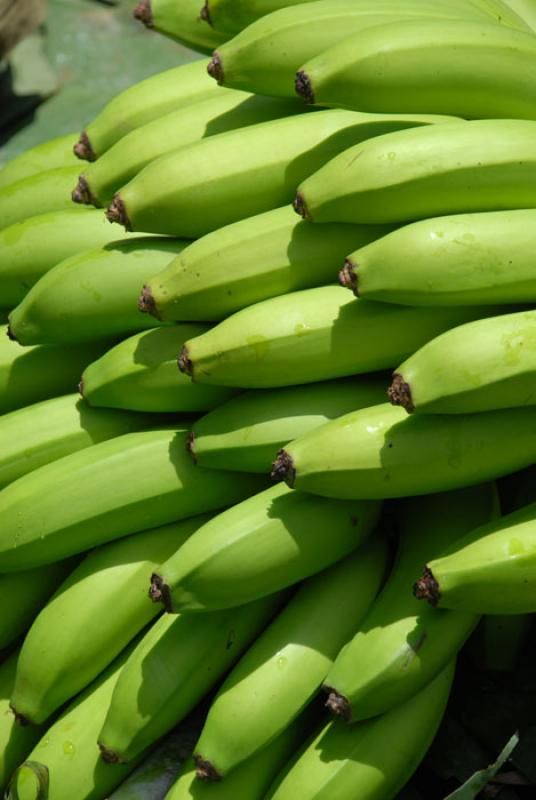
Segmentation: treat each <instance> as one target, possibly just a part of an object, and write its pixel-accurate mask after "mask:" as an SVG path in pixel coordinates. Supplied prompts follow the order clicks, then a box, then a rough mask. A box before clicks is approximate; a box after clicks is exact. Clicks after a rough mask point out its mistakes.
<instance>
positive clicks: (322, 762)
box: [266, 663, 454, 800]
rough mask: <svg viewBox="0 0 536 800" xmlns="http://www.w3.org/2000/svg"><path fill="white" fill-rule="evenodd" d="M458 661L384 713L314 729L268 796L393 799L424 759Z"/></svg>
mask: <svg viewBox="0 0 536 800" xmlns="http://www.w3.org/2000/svg"><path fill="white" fill-rule="evenodd" d="M453 674H454V663H451V664H449V666H448V667H446V668H445V669H444V670H443V671H442V672H440V673H439V675H438V676H437V677H436V678H434V680H433V681H432V682H431V683H429V684H428V686H425V688H424V689H422V690H421V691H420V692H419V693H418V694H417V695H415V696H414V697H411V698H410V699H409V700H406V702H405V703H402V704H401V705H399V706H397V707H396V708H394V709H392V710H391V711H388V712H387V713H385V714H382V716H380V717H376V718H375V719H371V720H368V721H366V722H361V723H358V724H357V725H348V726H346V725H341V724H340V723H338V722H330V723H328V724H327V725H326V726H325V727H324V728H322V730H321V731H320V732H319V733H317V734H316V735H313V737H312V738H311V739H310V740H309V742H307V743H306V744H305V746H304V747H303V748H302V750H301V752H300V753H298V755H297V757H296V758H295V759H293V761H291V763H290V764H289V766H288V767H287V768H286V770H284V771H283V773H282V775H281V776H280V777H279V779H278V780H277V781H276V784H275V786H274V787H273V789H272V790H271V791H269V792H268V794H267V795H266V798H267V800H295V798H298V797H299V798H300V800H346V799H347V798H359V800H392V799H393V798H394V797H395V796H396V795H397V793H398V792H399V790H400V789H401V788H402V786H403V785H404V784H405V783H406V781H407V780H408V779H409V778H410V776H411V775H412V774H413V772H414V771H415V769H416V768H417V766H418V764H419V763H420V761H421V760H422V759H423V757H424V755H425V753H426V751H427V749H428V747H429V746H430V744H431V742H432V739H433V738H434V735H435V733H436V730H437V728H438V727H439V723H440V721H441V718H442V716H443V713H444V710H445V706H446V704H447V700H448V696H449V691H450V687H451V684H452V678H453Z"/></svg>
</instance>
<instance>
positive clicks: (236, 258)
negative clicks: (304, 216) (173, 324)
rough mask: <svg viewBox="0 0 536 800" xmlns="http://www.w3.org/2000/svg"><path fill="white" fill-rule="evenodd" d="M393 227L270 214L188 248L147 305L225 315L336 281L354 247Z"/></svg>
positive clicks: (165, 313)
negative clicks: (315, 221) (320, 222)
mask: <svg viewBox="0 0 536 800" xmlns="http://www.w3.org/2000/svg"><path fill="white" fill-rule="evenodd" d="M389 230H390V228H389V227H387V226H381V225H379V226H377V225H336V224H335V225H322V226H318V225H309V224H308V223H307V222H304V221H300V220H298V219H297V217H296V214H294V212H293V210H292V208H291V207H290V206H284V207H282V208H277V209H274V210H273V211H267V212H265V213H264V214H258V215H256V216H254V217H250V218H247V219H244V220H240V221H238V222H235V223H232V224H231V225H226V226H224V227H223V228H219V229H218V230H216V231H213V232H212V233H209V234H207V235H206V236H203V237H202V238H201V239H198V240H197V241H196V242H193V243H192V244H191V245H189V247H188V248H187V249H186V250H184V251H183V252H182V253H181V254H180V255H179V256H178V257H177V258H176V259H173V261H172V262H171V263H170V264H169V266H168V267H167V268H166V269H165V270H164V271H163V272H161V273H159V274H158V275H156V276H154V277H153V278H152V279H151V280H149V281H148V282H147V284H146V286H145V287H144V291H143V293H142V296H141V299H140V308H141V309H142V310H144V311H147V312H149V313H150V314H153V315H154V316H155V317H156V318H157V319H161V320H181V319H184V320H194V319H200V320H221V319H223V318H224V317H226V316H228V315H229V314H233V313H234V312H235V311H240V309H242V308H246V307H247V306H250V305H252V304H253V303H258V302H259V301H261V300H266V299H267V298H269V297H274V296H276V295H282V294H287V293H288V292H294V291H296V290H299V289H308V288H310V287H313V286H320V285H322V284H328V283H331V282H332V281H333V275H334V272H333V269H334V266H335V265H336V264H338V263H340V262H341V261H342V260H343V259H344V257H345V256H346V254H347V253H348V252H350V251H352V250H354V249H356V247H357V246H359V247H362V246H364V245H366V244H368V243H369V242H372V241H374V240H375V239H377V238H378V237H380V236H383V235H384V234H385V233H387V232H388V231H389ZM259 253H262V258H260V257H259Z"/></svg>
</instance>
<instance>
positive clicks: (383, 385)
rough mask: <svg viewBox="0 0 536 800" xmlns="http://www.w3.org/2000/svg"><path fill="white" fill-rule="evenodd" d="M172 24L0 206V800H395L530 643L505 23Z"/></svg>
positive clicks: (517, 233)
mask: <svg viewBox="0 0 536 800" xmlns="http://www.w3.org/2000/svg"><path fill="white" fill-rule="evenodd" d="M198 5H199V0H182V1H181V2H179V0H142V2H140V3H139V4H138V6H137V7H136V9H135V16H137V17H138V18H139V19H140V20H142V21H143V22H144V23H145V24H147V25H149V26H150V27H153V28H154V29H156V30H158V31H161V32H162V33H164V34H167V35H170V36H172V37H174V38H176V39H178V40H179V41H182V42H185V43H187V44H189V45H191V46H192V47H195V48H197V49H198V50H200V51H202V52H212V51H213V50H214V48H216V49H215V50H214V52H213V55H212V59H211V61H210V63H209V65H208V71H207V64H206V61H205V60H198V61H193V62H192V63H189V64H187V65H185V66H180V67H177V68H174V69H171V70H169V71H167V72H165V73H162V74H158V75H155V76H153V77H151V78H149V79H147V80H145V81H143V82H142V83H139V84H137V85H135V86H132V87H131V88H129V89H127V90H126V91H124V92H123V93H122V94H120V95H119V96H117V97H116V98H115V99H114V100H113V101H112V102H111V103H110V104H109V105H108V106H106V107H105V108H104V109H103V110H102V112H101V113H100V114H99V116H98V117H97V118H96V119H94V120H93V121H92V122H91V123H90V124H89V125H87V127H86V128H85V129H84V131H83V133H82V134H81V136H80V138H79V140H78V142H77V143H76V144H75V146H74V151H75V153H76V155H77V156H78V158H79V159H84V160H85V162H86V163H83V164H81V162H80V161H79V160H77V159H75V157H74V155H73V144H74V142H75V141H76V137H75V136H66V137H62V138H59V139H56V140H54V141H51V142H48V143H46V144H44V145H41V146H39V147H37V148H35V149H33V150H30V151H28V152H26V153H24V154H23V155H21V156H19V157H18V158H16V159H15V160H14V161H12V162H11V163H10V164H9V165H7V166H6V167H5V168H4V169H3V170H2V172H1V173H0V285H1V287H2V294H1V298H0V304H1V306H2V308H3V309H4V311H3V312H2V314H3V319H2V322H3V325H4V331H3V333H2V337H1V339H0V413H1V414H2V416H1V417H0V441H1V443H2V447H1V452H0V486H1V487H2V489H1V492H0V520H1V531H0V592H1V596H2V603H1V605H0V649H1V650H2V653H3V660H2V662H1V663H0V788H2V789H5V790H6V797H7V798H9V800H43V799H44V798H48V800H103V799H104V798H106V797H108V796H109V793H110V792H112V791H113V790H114V789H115V787H117V786H119V784H121V783H122V781H123V780H124V779H125V777H126V776H127V775H128V773H129V772H131V771H132V770H133V769H134V767H136V766H137V765H138V764H139V763H140V761H141V760H142V759H143V758H144V757H145V755H146V754H147V753H148V752H149V751H150V750H151V748H152V747H153V746H154V745H155V744H156V743H157V742H158V741H159V740H161V739H162V737H164V736H165V735H166V734H167V733H168V732H169V731H171V730H172V729H173V728H174V727H175V726H176V725H177V724H178V723H179V722H180V721H181V720H183V719H184V718H185V717H186V716H187V714H188V713H189V712H190V711H191V710H192V709H193V708H194V707H195V706H197V705H198V703H199V702H200V701H201V700H202V699H203V698H205V697H206V696H207V695H210V694H211V693H212V695H213V696H212V701H211V703H210V709H209V711H208V716H207V717H206V721H205V724H204V727H203V730H202V732H201V735H200V738H199V740H198V742H197V744H196V746H195V749H194V755H193V758H192V760H191V761H190V762H188V763H187V764H186V765H185V767H184V769H183V773H182V774H181V775H180V776H179V778H178V780H177V782H176V783H175V784H174V785H173V786H172V787H171V789H170V791H169V793H168V794H167V795H166V797H167V798H168V800H186V799H187V798H198V799H199V800H203V799H204V798H208V800H210V798H212V800H263V798H271V800H313V799H314V800H392V798H394V797H395V796H396V795H397V793H398V792H399V791H400V789H401V788H402V787H403V786H404V784H405V783H406V782H407V781H408V779H409V777H410V776H411V775H412V773H413V772H414V771H415V769H416V768H417V766H418V764H419V763H420V761H421V760H422V758H423V756H424V754H425V753H426V751H427V749H428V747H429V745H430V743H431V741H432V739H433V737H434V735H435V732H436V730H437V728H438V725H439V723H440V721H441V718H442V715H443V712H444V709H445V705H446V703H447V700H448V696H449V692H450V687H451V682H452V678H453V673H454V665H455V660H456V656H457V654H458V653H459V651H460V649H461V648H462V646H463V645H464V643H465V642H466V640H467V639H468V637H469V636H470V634H471V633H472V631H473V630H474V629H475V626H476V625H477V623H478V622H479V620H480V618H481V616H482V615H506V614H510V615H522V614H528V613H530V612H534V611H536V558H535V553H536V503H532V504H529V505H527V502H529V501H530V500H535V499H536V495H535V493H534V491H533V489H532V488H531V480H532V478H531V477H530V476H533V473H532V472H530V471H529V472H528V473H525V474H524V473H523V472H521V474H520V476H519V477H518V478H516V479H515V480H514V481H513V482H512V481H510V483H509V485H514V486H515V487H516V491H515V492H514V495H515V498H513V496H510V497H509V498H508V499H507V501H505V499H504V497H502V498H501V500H502V501H503V504H502V508H501V505H500V502H499V498H498V493H497V488H496V485H495V483H494V481H495V480H496V479H499V478H502V477H503V476H509V475H512V473H515V472H517V471H522V470H526V468H527V467H530V465H532V464H533V463H534V462H535V461H536V311H534V310H532V308H531V304H533V303H534V301H535V300H536V261H535V252H536V34H535V32H534V31H535V30H536V3H534V2H533V0H510V1H509V2H508V4H506V3H505V2H502V1H501V0H405V2H404V3H403V4H401V3H400V0H397V2H394V0H315V1H314V2H307V0H301V2H300V0H296V2H295V3H294V4H291V0H249V1H248V2H246V0H207V2H206V4H205V6H204V8H203V9H202V12H201V17H199V12H200V9H199V7H198ZM531 26H533V27H531ZM296 92H297V94H298V97H297V96H296ZM304 101H305V102H304ZM313 106H319V107H320V108H313ZM71 195H72V197H71ZM73 200H74V202H75V204H76V205H75V204H73ZM105 209H106V210H105ZM105 215H106V217H107V218H108V220H109V221H110V222H112V223H115V224H112V225H110V224H109V223H108V222H107V221H106V219H105ZM117 223H119V225H118V224H117ZM337 277H338V279H339V284H340V285H337ZM6 334H7V335H6ZM387 370H388V371H393V370H394V374H393V375H392V377H390V376H389V374H388V373H387V372H386V371H387ZM389 384H390V385H389ZM77 385H78V388H79V392H77V391H76V387H77ZM387 390H388V392H387V394H388V396H387V395H386V391H387ZM389 401H390V402H389ZM270 473H271V478H272V481H271V480H270ZM527 475H528V476H529V477H527ZM274 481H275V482H274ZM384 501H385V502H384ZM505 512H506V513H505ZM17 587H18V588H17ZM12 594H13V597H11V595H12ZM490 619H491V620H493V617H490ZM518 627H519V629H522V628H523V626H522V625H519V626H518ZM21 642H22V643H21ZM322 689H323V690H324V692H325V694H324V695H323V698H324V701H325V706H327V710H326V708H325V706H324V702H319V701H318V698H319V697H322V694H321V693H320V692H321V690H322ZM319 693H320V694H319ZM6 787H7V788H6ZM117 797H119V794H118V795H117Z"/></svg>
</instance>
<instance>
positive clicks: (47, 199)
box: [0, 112, 348, 230]
mask: <svg viewBox="0 0 536 800" xmlns="http://www.w3.org/2000/svg"><path fill="white" fill-rule="evenodd" d="M341 113H344V112H341ZM346 113H348V112H346ZM78 171H79V168H78V167H77V166H76V165H75V166H73V167H56V169H50V170H47V171H46V172H38V173H37V174H36V175H30V176H29V177H28V178H22V179H21V180H20V181H16V182H15V183H10V184H9V185H8V186H4V188H3V189H0V230H2V229H3V228H7V227H8V226H10V225H14V224H15V223H16V222H23V221H24V220H27V219H28V217H35V216H36V215H37V214H44V213H45V212H46V211H62V210H64V209H72V208H73V204H72V202H71V198H70V196H69V195H70V191H71V189H72V187H73V183H74V182H75V181H76V177H77V173H78Z"/></svg>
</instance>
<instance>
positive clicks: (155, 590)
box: [151, 485, 380, 613]
mask: <svg viewBox="0 0 536 800" xmlns="http://www.w3.org/2000/svg"><path fill="white" fill-rule="evenodd" d="M379 511H380V505H379V504H378V503H376V502H371V503H369V502H363V503H337V502H333V501H331V502H328V501H326V500H325V499H322V500H321V499H320V498H318V497H315V496H313V495H308V494H303V493H302V492H292V491H289V490H288V489H287V487H286V486H281V485H278V486H272V487H270V488H269V489H266V490H265V491H263V492H260V494H257V495H254V496H253V497H250V498H248V500H245V501H243V502H241V503H238V504H237V505H235V506H233V507H232V508H228V509H227V510H226V511H224V512H222V513H221V514H218V516H216V517H214V519H212V520H210V521H209V522H207V523H206V524H205V525H203V526H202V527H201V528H200V529H199V530H198V531H197V532H196V534H195V536H193V537H192V538H191V539H190V541H189V542H186V543H185V545H184V546H183V547H182V548H181V549H180V550H179V551H177V553H175V554H174V555H172V556H171V557H170V558H169V559H168V560H167V561H166V562H165V563H164V564H163V565H162V567H160V568H159V569H158V570H157V571H156V573H155V574H154V575H153V577H152V585H151V596H152V598H153V600H154V601H155V602H156V601H158V600H161V601H162V602H163V603H164V605H165V607H166V609H167V610H168V611H171V612H174V613H175V612H178V611H213V610H217V609H221V608H232V607H233V606H238V605H241V604H243V603H249V602H251V601H252V600H257V599H258V598H259V597H265V596H266V595H269V594H271V593H272V592H277V591H279V590H280V589H284V588H286V587H287V586H292V585H293V584H294V583H297V582H298V581H301V580H303V579H304V578H308V577H309V576H310V575H314V574H315V573H316V572H320V571H321V570H323V569H325V568H326V567H329V566H330V565H331V564H334V563H335V562H336V561H338V560H339V559H341V558H343V557H344V556H346V555H348V554H349V553H351V552H352V551H353V550H355V549H356V548H357V547H358V546H359V545H360V544H361V542H362V541H363V540H364V539H366V537H367V536H368V535H369V534H370V532H371V530H372V528H373V527H374V525H375V524H376V522H377V520H378V514H379ZM327 530H329V537H326V531H327Z"/></svg>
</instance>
